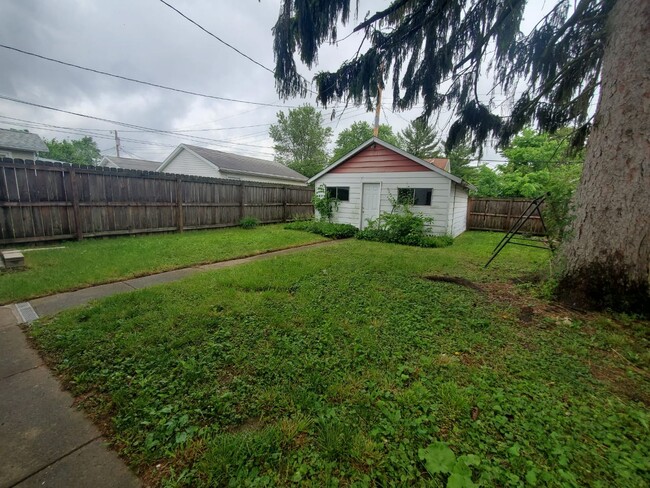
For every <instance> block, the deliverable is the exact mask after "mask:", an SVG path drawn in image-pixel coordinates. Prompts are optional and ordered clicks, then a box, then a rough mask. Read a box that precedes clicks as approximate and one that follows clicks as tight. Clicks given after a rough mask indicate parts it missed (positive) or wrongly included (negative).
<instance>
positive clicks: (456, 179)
mask: <svg viewBox="0 0 650 488" xmlns="http://www.w3.org/2000/svg"><path fill="white" fill-rule="evenodd" d="M373 144H379V145H380V146H383V147H385V148H386V149H390V150H391V151H394V152H396V153H397V154H400V155H402V156H404V157H405V158H408V159H410V160H411V161H413V162H415V163H418V164H420V165H422V166H424V167H425V168H427V169H430V170H431V171H433V172H434V173H438V174H439V175H442V176H444V177H445V178H449V179H450V180H451V181H453V182H454V183H457V184H459V185H461V186H464V187H465V188H469V189H475V187H474V185H472V184H470V183H467V182H466V181H464V180H463V179H462V178H459V177H458V176H455V175H452V174H451V173H449V172H448V171H445V170H444V169H440V168H439V167H438V166H436V165H434V164H431V163H429V162H427V161H425V160H424V159H420V158H416V157H415V156H413V155H412V154H409V153H407V152H406V151H402V150H401V149H400V148H398V147H395V146H393V145H392V144H389V143H387V142H386V141H382V140H381V139H378V138H377V137H373V138H371V139H368V140H367V141H366V142H364V143H363V144H361V145H360V146H359V147H357V148H356V149H354V150H352V151H350V152H349V153H348V154H346V155H345V156H343V157H342V158H341V159H338V160H337V161H335V162H333V163H332V164H330V165H329V166H328V167H327V168H325V169H324V170H323V171H321V172H320V173H318V174H317V175H316V176H312V177H311V178H310V179H309V183H313V182H314V181H316V180H317V179H318V178H320V177H321V176H323V175H324V174H327V173H329V172H330V171H332V170H333V169H334V168H336V167H337V166H339V165H340V164H343V163H344V162H345V161H347V160H348V159H350V158H351V157H353V156H354V155H356V154H359V153H360V152H361V151H363V150H364V149H366V148H368V147H370V146H371V145H373Z"/></svg>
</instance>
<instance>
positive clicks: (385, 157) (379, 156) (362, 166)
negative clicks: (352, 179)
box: [330, 144, 430, 173]
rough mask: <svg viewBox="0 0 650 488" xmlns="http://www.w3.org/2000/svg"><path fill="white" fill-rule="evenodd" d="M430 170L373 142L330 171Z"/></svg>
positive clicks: (394, 171) (390, 171) (396, 171)
mask: <svg viewBox="0 0 650 488" xmlns="http://www.w3.org/2000/svg"><path fill="white" fill-rule="evenodd" d="M416 171H425V172H426V171H430V170H429V169H428V168H425V167H424V166H422V165H421V164H418V163H416V162H415V161H413V160H411V159H409V158H407V157H405V156H402V155H401V154H399V153H397V152H395V151H392V150H390V149H388V148H387V147H384V146H382V145H380V144H371V145H370V146H368V147H366V148H365V149H363V150H362V151H360V152H358V153H357V154H355V155H354V156H352V157H351V158H349V159H347V160H346V161H344V162H343V163H341V164H340V165H338V166H336V167H335V168H333V169H332V170H331V171H330V173H405V172H411V173H412V172H416Z"/></svg>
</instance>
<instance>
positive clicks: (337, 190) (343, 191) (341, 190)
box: [327, 186, 350, 202]
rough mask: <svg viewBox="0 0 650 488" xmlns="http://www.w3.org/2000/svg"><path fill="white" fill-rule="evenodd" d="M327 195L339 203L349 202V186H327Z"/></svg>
mask: <svg viewBox="0 0 650 488" xmlns="http://www.w3.org/2000/svg"><path fill="white" fill-rule="evenodd" d="M327 195H328V196H329V197H330V198H336V199H337V200H339V201H341V202H349V201H350V187H349V186H328V187H327Z"/></svg>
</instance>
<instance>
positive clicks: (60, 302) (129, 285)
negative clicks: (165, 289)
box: [15, 240, 341, 323]
mask: <svg viewBox="0 0 650 488" xmlns="http://www.w3.org/2000/svg"><path fill="white" fill-rule="evenodd" d="M338 242H341V241H340V240H339V241H325V242H317V243H314V244H305V245H303V246H297V247H292V248H289V249H283V250H281V251H271V252H267V253H265V254H258V255H255V256H250V257H247V258H240V259H231V260H229V261H221V262H218V263H213V264H204V265H200V266H193V267H190V268H181V269H177V270H174V271H166V272H164V273H157V274H152V275H149V276H143V277H141V278H133V279H130V280H124V281H118V282H116V283H108V284H106V285H99V286H91V287H90V288H83V289H81V290H77V291H70V292H66V293H58V294H56V295H50V296H47V297H42V298H36V299H34V300H31V301H29V302H23V303H18V304H16V305H15V306H16V308H17V313H18V316H19V317H20V320H21V322H27V323H29V322H33V321H34V320H36V319H38V318H39V317H44V316H46V315H53V314H56V313H58V312H61V311H62V310H66V309H68V308H73V307H78V306H79V305H84V304H86V303H88V302H90V301H91V300H96V299H98V298H104V297H108V296H111V295H116V294H118V293H125V292H129V291H133V290H138V289H140V288H147V287H149V286H154V285H160V284H163V283H170V282H172V281H177V280H180V279H182V278H185V277H187V276H190V275H193V274H196V273H200V272H203V271H212V270H215V269H222V268H230V267H232V266H238V265H240V264H245V263H251V262H253V261H259V260H261V259H269V258H272V257H276V256H283V255H285V254H293V253H296V252H300V251H304V250H305V249H312V248H316V247H324V246H331V245H334V244H337V243H338Z"/></svg>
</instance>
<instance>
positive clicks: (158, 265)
mask: <svg viewBox="0 0 650 488" xmlns="http://www.w3.org/2000/svg"><path fill="white" fill-rule="evenodd" d="M322 240H324V239H323V238H322V237H319V236H316V235H310V234H302V233H298V232H289V231H286V230H284V229H283V228H282V226H281V225H269V226H263V227H260V228H256V229H252V230H243V229H238V228H229V229H216V230H201V231H189V232H183V233H182V234H155V235H143V236H129V237H115V238H110V239H87V240H84V241H80V242H72V241H71V242H65V243H63V244H55V245H54V246H65V248H64V249H54V250H50V251H32V252H26V253H25V264H26V267H27V268H26V269H25V270H21V271H12V272H3V273H0V304H4V303H11V302H16V301H19V300H25V299H29V298H34V297H37V296H42V295H49V294H52V293H57V292H62V291H69V290H74V289H78V288H84V287H86V286H91V285H97V284H101V283H108V282H111V281H118V280H123V279H128V278H134V277H137V276H143V275H147V274H152V273H159V272H162V271H169V270H172V269H177V268H183V267H186V266H192V265H197V264H204V263H211V262H216V261H223V260H226V259H233V258H237V257H243V256H250V255H254V254H260V253H264V252H267V251H272V250H274V249H283V248H287V247H292V246H298V245H301V244H308V243H311V242H319V241H322ZM27 249H29V248H27Z"/></svg>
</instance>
